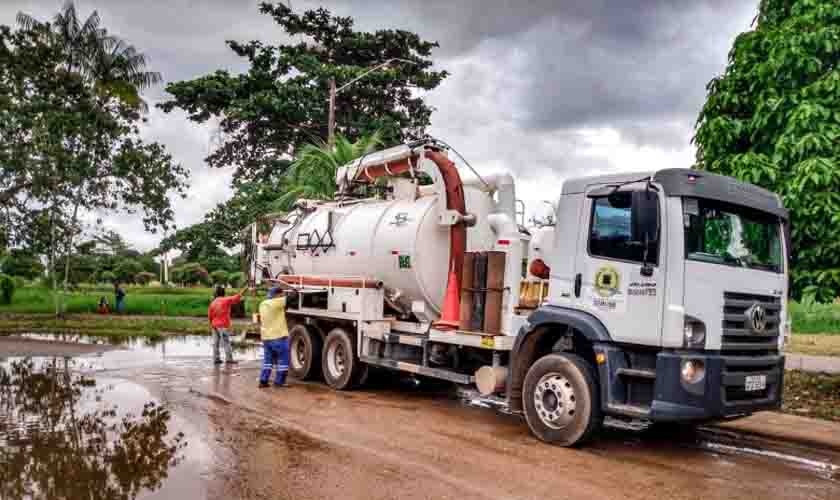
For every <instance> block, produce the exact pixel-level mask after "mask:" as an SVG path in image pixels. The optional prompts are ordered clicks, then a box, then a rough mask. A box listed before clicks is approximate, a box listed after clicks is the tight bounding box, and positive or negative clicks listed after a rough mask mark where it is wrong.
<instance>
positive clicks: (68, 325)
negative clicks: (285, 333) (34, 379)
mask: <svg viewBox="0 0 840 500" xmlns="http://www.w3.org/2000/svg"><path fill="white" fill-rule="evenodd" d="M20 333H55V334H84V335H94V336H100V337H109V338H112V337H113V338H123V337H147V338H150V339H160V338H163V337H164V336H166V335H171V334H178V335H207V334H209V328H208V326H207V322H206V321H199V320H192V319H174V318H130V317H120V318H106V317H97V316H71V317H68V318H66V319H57V318H54V317H49V316H45V315H33V316H11V317H0V335H13V334H20Z"/></svg>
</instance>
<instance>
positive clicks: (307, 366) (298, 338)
mask: <svg viewBox="0 0 840 500" xmlns="http://www.w3.org/2000/svg"><path fill="white" fill-rule="evenodd" d="M321 344H322V342H321V336H320V335H319V334H318V332H317V331H315V329H314V328H312V327H309V326H306V325H295V326H294V327H292V329H291V331H289V374H290V375H291V376H292V377H294V378H296V379H298V380H312V379H315V378H318V377H319V376H320V374H321V349H322V346H321Z"/></svg>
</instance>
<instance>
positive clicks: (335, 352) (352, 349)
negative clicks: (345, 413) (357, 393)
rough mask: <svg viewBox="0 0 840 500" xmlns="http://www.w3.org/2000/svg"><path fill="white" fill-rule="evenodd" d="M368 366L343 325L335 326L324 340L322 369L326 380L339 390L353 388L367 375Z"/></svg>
mask: <svg viewBox="0 0 840 500" xmlns="http://www.w3.org/2000/svg"><path fill="white" fill-rule="evenodd" d="M365 368H366V366H364V364H363V363H362V362H361V361H360V360H359V357H358V356H357V355H356V343H355V342H353V338H352V337H351V336H350V334H349V333H347V331H346V330H344V329H343V328H341V327H338V328H333V329H332V331H331V332H330V333H329V334H328V335H327V340H326V341H325V342H324V349H323V351H322V354H321V370H322V371H323V372H324V381H326V382H327V385H329V386H330V387H332V388H333V389H336V390H338V391H346V390H349V389H353V388H354V387H356V385H357V384H358V383H359V382H360V380H361V378H362V376H364V375H365V372H366V371H367V370H365Z"/></svg>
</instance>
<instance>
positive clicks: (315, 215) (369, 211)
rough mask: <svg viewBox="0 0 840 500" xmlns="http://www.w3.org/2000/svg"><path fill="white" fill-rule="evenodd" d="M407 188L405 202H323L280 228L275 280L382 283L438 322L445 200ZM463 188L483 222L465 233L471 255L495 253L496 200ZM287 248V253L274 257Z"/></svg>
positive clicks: (445, 249)
mask: <svg viewBox="0 0 840 500" xmlns="http://www.w3.org/2000/svg"><path fill="white" fill-rule="evenodd" d="M402 188H403V187H399V188H398V189H396V190H395V191H396V192H397V193H398V196H403V198H401V199H393V200H384V201H383V200H379V201H377V200H364V201H355V202H348V203H344V204H342V203H338V202H321V203H318V204H317V205H315V206H314V210H313V211H312V212H310V213H307V214H306V215H304V216H303V218H302V220H301V221H300V222H299V223H297V224H290V225H281V224H278V225H277V226H275V228H274V229H273V230H272V232H271V235H270V237H269V241H268V245H267V246H268V248H269V249H272V250H271V251H270V252H269V254H268V256H267V257H268V262H269V267H270V272H271V275H272V276H276V275H278V274H302V275H319V276H322V275H327V276H335V277H339V276H343V277H364V278H371V279H377V280H381V281H383V282H384V283H385V286H386V288H387V289H388V292H387V293H391V294H392V295H393V294H394V293H398V294H399V297H400V299H399V302H400V303H401V304H403V305H408V306H409V307H412V308H413V309H415V312H421V313H422V312H425V314H426V315H427V316H429V317H432V318H437V317H439V315H440V310H441V305H442V304H443V299H444V294H445V292H446V284H447V278H448V261H449V238H450V227H449V226H447V225H441V224H439V223H438V213H439V207H438V206H437V204H438V199H439V196H440V195H439V194H437V192H436V191H435V189H434V188H433V186H423V187H421V188H420V189H418V190H414V189H413V187H412V189H409V190H408V191H402ZM464 188H465V193H464V194H465V200H466V208H467V212H468V213H471V214H475V215H476V221H477V223H476V225H475V226H473V227H471V228H468V229H467V251H477V250H489V249H492V248H493V243H494V241H495V233H494V232H493V230H492V229H491V227H490V225H489V224H488V222H487V215H489V214H490V213H491V212H492V211H494V210H495V205H496V204H495V202H494V201H493V197H492V193H487V192H485V191H483V190H481V189H479V188H478V187H476V186H472V185H465V186H464ZM400 192H402V193H403V194H399V193H400ZM418 192H419V197H417V198H416V199H414V198H415V194H414V193H418ZM405 193H409V194H407V195H406V194H405ZM290 226H291V227H290ZM328 234H329V235H330V236H331V238H330V236H327V235H328ZM319 239H320V240H321V245H320V246H318V245H316V243H317V242H318V240H319ZM330 242H331V243H332V244H331V245H330ZM281 244H282V247H283V248H282V250H279V251H278V250H276V249H277V248H279V247H280V246H281ZM327 247H329V248H327ZM417 301H420V302H421V304H419V305H418V304H417V303H416V302H417ZM418 307H419V308H420V309H421V310H419V311H418V310H417V308H418Z"/></svg>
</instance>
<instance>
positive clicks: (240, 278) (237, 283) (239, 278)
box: [228, 271, 246, 288]
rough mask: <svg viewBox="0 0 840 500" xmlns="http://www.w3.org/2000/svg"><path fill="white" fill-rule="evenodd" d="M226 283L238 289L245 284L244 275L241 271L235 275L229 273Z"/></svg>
mask: <svg viewBox="0 0 840 500" xmlns="http://www.w3.org/2000/svg"><path fill="white" fill-rule="evenodd" d="M228 282H230V286H232V287H235V288H240V287H243V286H245V282H246V277H245V273H243V272H241V271H237V272H235V273H230V276H228Z"/></svg>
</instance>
